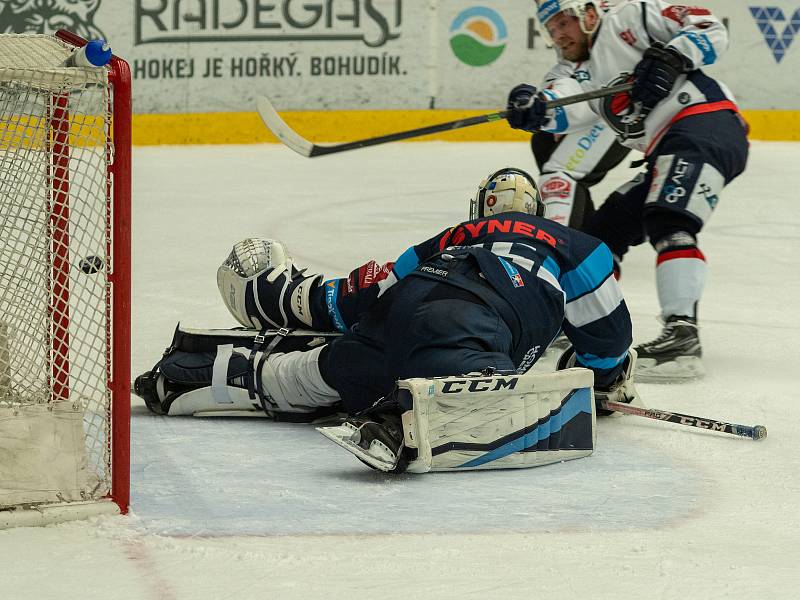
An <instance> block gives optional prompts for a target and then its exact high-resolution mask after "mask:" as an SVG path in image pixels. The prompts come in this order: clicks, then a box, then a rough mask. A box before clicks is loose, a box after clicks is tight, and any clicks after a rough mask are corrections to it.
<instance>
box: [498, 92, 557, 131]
mask: <svg viewBox="0 0 800 600" xmlns="http://www.w3.org/2000/svg"><path fill="white" fill-rule="evenodd" d="M536 91H537V90H536V88H535V87H534V86H532V85H528V84H527V83H521V84H519V85H518V86H516V87H515V88H514V89H513V90H511V92H510V93H509V94H508V104H507V106H506V108H508V110H510V111H511V113H510V114H509V115H508V117H507V120H508V124H509V125H511V127H512V128H513V129H522V130H524V131H531V132H533V131H538V130H539V129H541V128H542V126H543V125H544V124H545V123H546V122H547V120H548V119H547V105H546V103H545V100H544V99H543V98H542V97H541V94H537V93H536Z"/></svg>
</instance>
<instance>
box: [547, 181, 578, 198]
mask: <svg viewBox="0 0 800 600" xmlns="http://www.w3.org/2000/svg"><path fill="white" fill-rule="evenodd" d="M541 192H542V198H543V199H544V200H550V199H552V198H568V197H569V195H570V193H571V192H572V184H571V183H570V182H569V181H567V180H566V179H562V178H561V177H553V178H552V179H550V180H549V181H548V182H547V183H545V184H544V185H543V186H542V190H541Z"/></svg>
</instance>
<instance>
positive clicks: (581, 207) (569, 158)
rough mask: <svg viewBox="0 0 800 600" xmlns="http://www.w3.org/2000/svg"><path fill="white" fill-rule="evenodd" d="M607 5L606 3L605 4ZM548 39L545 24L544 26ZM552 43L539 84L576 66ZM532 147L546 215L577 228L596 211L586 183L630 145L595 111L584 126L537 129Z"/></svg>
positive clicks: (565, 50) (599, 177) (595, 180)
mask: <svg viewBox="0 0 800 600" xmlns="http://www.w3.org/2000/svg"><path fill="white" fill-rule="evenodd" d="M609 6H610V5H609ZM543 36H544V37H545V38H546V39H547V38H549V36H548V35H547V30H546V29H545V30H544V31H543ZM548 45H553V46H554V47H555V52H556V56H557V57H558V63H557V64H556V65H555V66H554V67H553V68H552V69H550V71H548V72H547V74H546V75H545V76H544V77H543V78H542V81H541V86H540V87H541V88H547V87H548V86H549V85H550V83H551V82H554V81H557V80H559V79H564V78H568V77H572V75H573V74H574V73H575V71H576V69H578V68H579V67H580V62H579V61H578V60H577V59H579V58H580V56H576V55H575V54H574V51H573V49H572V48H570V47H565V48H560V47H558V46H555V44H553V41H552V40H548ZM531 150H533V156H534V158H535V160H536V164H537V166H538V168H539V173H540V175H539V177H538V179H537V182H536V183H537V184H538V186H539V192H540V193H541V194H542V200H543V201H544V204H545V217H547V218H548V219H551V220H553V221H556V222H557V223H562V224H564V225H569V226H570V227H574V228H576V229H581V227H582V226H583V222H584V220H585V219H586V218H587V217H588V216H589V215H590V214H592V213H593V212H594V210H595V207H594V202H593V200H592V194H591V190H590V188H591V187H592V186H594V185H596V184H598V183H600V182H601V181H602V180H603V179H604V178H605V176H606V175H607V174H608V172H609V171H611V170H612V169H614V168H615V167H616V166H617V165H619V164H620V163H621V162H622V161H623V160H624V159H625V157H626V156H628V153H629V152H630V148H628V147H626V146H623V145H622V144H620V143H619V141H618V140H617V136H616V132H615V131H614V130H613V129H611V127H609V126H608V125H606V124H605V123H604V122H603V119H601V118H600V117H599V116H597V117H596V118H595V120H594V122H592V123H590V124H588V125H587V126H586V127H584V128H582V129H577V130H575V131H570V132H567V133H549V132H545V131H539V132H536V133H534V135H533V136H531Z"/></svg>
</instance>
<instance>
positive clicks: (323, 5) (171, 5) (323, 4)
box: [134, 0, 403, 48]
mask: <svg viewBox="0 0 800 600" xmlns="http://www.w3.org/2000/svg"><path fill="white" fill-rule="evenodd" d="M134 7H135V15H134V20H135V28H136V32H135V39H134V44H135V45H140V44H153V43H164V42H180V43H186V42H189V43H192V42H215V43H224V42H281V41H301V42H302V41H342V40H350V41H360V42H363V43H364V44H365V45H367V46H369V47H371V48H377V47H380V46H383V45H384V44H385V43H386V42H388V41H390V40H394V39H397V38H399V37H400V29H401V25H402V23H403V0H319V1H317V2H313V1H309V0H275V1H273V2H269V1H268V0H134Z"/></svg>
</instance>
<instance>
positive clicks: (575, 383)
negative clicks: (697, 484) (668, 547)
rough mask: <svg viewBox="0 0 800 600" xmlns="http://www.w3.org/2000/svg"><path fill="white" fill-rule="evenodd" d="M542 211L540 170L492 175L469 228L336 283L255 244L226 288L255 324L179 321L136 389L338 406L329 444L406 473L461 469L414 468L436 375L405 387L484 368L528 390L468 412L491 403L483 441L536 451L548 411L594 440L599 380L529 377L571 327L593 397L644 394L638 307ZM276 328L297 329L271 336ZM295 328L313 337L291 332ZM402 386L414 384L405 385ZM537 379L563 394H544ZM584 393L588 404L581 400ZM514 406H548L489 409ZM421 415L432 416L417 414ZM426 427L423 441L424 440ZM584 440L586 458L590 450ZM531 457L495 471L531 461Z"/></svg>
mask: <svg viewBox="0 0 800 600" xmlns="http://www.w3.org/2000/svg"><path fill="white" fill-rule="evenodd" d="M542 211H543V205H542V203H541V200H540V197H539V193H538V190H537V189H536V185H535V184H534V183H533V181H532V179H531V177H530V176H529V175H527V174H526V173H524V172H522V171H519V170H517V169H502V170H500V171H498V172H496V173H493V174H492V175H490V176H489V177H487V178H486V179H484V180H483V181H482V182H481V184H480V186H479V188H478V191H477V194H476V195H475V198H474V199H473V201H472V205H471V211H470V212H471V214H470V220H469V221H466V222H463V223H460V224H458V225H456V226H454V227H450V228H448V229H446V230H445V231H443V232H442V233H441V234H439V235H437V236H434V237H433V238H431V239H429V240H427V241H425V242H422V243H420V244H417V245H415V246H412V247H411V248H409V249H408V250H406V251H405V252H404V253H403V254H402V255H401V256H400V257H399V258H398V259H397V261H395V262H393V263H386V264H385V265H383V266H378V265H377V264H376V263H374V262H370V263H368V264H366V265H364V266H363V267H360V268H358V269H356V270H354V271H353V272H352V273H351V274H350V275H349V276H348V277H345V278H340V279H331V280H324V277H323V276H322V275H310V274H306V273H305V271H303V270H299V269H298V268H297V267H296V266H295V264H294V262H293V260H292V259H291V257H290V255H289V253H288V251H287V250H286V247H285V246H284V245H283V244H282V243H280V242H278V241H274V240H255V239H249V240H244V241H243V242H240V243H239V244H237V245H236V246H234V249H233V251H232V252H231V254H230V256H229V257H228V259H227V260H226V261H225V262H224V263H223V265H222V266H221V267H220V269H219V271H218V274H217V281H218V285H219V288H220V292H221V294H222V297H223V301H224V302H225V304H226V306H227V307H228V308H229V309H230V311H231V313H232V314H233V315H234V317H236V319H237V320H238V321H239V322H240V323H241V324H242V325H244V326H245V327H247V328H251V329H255V330H257V331H250V332H248V331H245V330H239V331H236V330H231V331H228V332H227V333H219V332H217V333H209V334H207V335H205V336H204V335H191V334H187V333H186V332H182V331H180V330H179V331H178V332H177V333H176V337H175V339H174V340H173V344H172V345H171V346H170V348H168V350H167V352H166V353H165V356H164V357H163V358H162V360H161V361H159V363H158V364H157V365H156V366H155V367H154V368H153V369H152V370H151V371H148V372H147V373H145V374H143V375H141V376H140V377H139V378H137V380H136V383H135V391H136V392H137V393H138V394H139V395H140V396H142V397H143V398H144V399H145V402H146V403H147V406H148V407H149V408H150V409H151V410H152V411H154V412H156V413H159V414H169V415H180V414H196V413H202V412H209V411H214V412H220V411H230V410H235V411H241V410H249V411H252V410H255V409H260V410H263V411H264V413H265V414H267V415H269V416H271V417H273V418H276V419H279V420H281V419H283V420H287V419H288V420H293V421H299V420H306V421H311V420H314V419H316V418H318V417H319V416H323V415H329V414H331V413H333V412H337V411H342V412H345V413H347V414H348V415H350V416H349V417H347V419H346V420H345V422H344V423H343V424H341V425H340V426H339V428H338V429H337V428H333V429H336V431H335V432H332V431H330V430H329V431H328V432H327V433H326V435H327V437H329V438H331V439H334V441H337V443H340V445H342V446H345V447H347V448H348V449H349V450H351V451H353V452H354V454H356V455H358V456H359V458H361V459H362V460H365V462H368V463H369V464H371V465H372V466H376V467H377V468H381V469H384V470H402V469H403V468H405V467H406V466H407V465H408V464H409V462H410V463H411V464H412V465H415V466H414V468H415V469H416V470H423V471H424V470H428V469H435V468H440V467H441V468H458V467H459V465H457V464H456V463H452V464H451V463H447V464H449V465H450V466H446V467H442V466H441V465H443V464H445V463H441V462H440V463H435V462H433V461H430V460H428V461H427V463H426V464H422V465H420V464H419V463H417V464H415V463H414V461H415V460H419V457H420V455H422V454H423V450H424V448H423V447H421V446H420V444H422V445H423V446H425V443H427V442H428V441H430V439H431V437H430V436H431V434H432V433H433V434H434V435H435V436H438V435H439V433H441V432H439V430H438V429H437V428H436V426H433V427H431V423H432V422H435V421H436V419H431V418H430V415H429V413H428V412H427V411H428V409H427V408H420V407H421V406H422V405H421V404H420V403H421V402H422V400H420V398H422V395H421V394H420V393H417V396H414V391H413V390H414V389H417V388H415V387H414V386H415V385H416V386H419V385H423V386H424V384H418V383H415V384H411V383H408V382H409V381H419V380H420V379H421V378H442V377H445V378H447V377H450V378H452V377H453V376H460V375H462V374H464V373H479V374H484V375H485V376H490V375H495V376H501V377H511V378H513V379H514V381H517V382H518V383H517V384H515V385H521V387H520V389H523V388H524V389H528V387H526V386H529V387H530V390H529V392H530V393H528V392H526V393H524V394H519V393H516V395H514V394H512V396H514V397H515V398H516V400H507V405H504V404H503V401H502V400H501V401H500V404H499V405H498V404H497V403H496V402H494V400H496V399H497V398H499V396H497V395H495V396H494V397H493V399H492V401H491V402H488V403H486V404H484V403H482V402H478V404H477V405H476V406H473V407H472V408H471V409H470V410H471V411H474V410H475V409H476V407H477V408H479V409H480V410H479V411H478V412H479V413H480V415H481V418H483V419H484V420H485V423H486V424H489V423H493V424H492V425H491V426H490V427H489V430H492V431H493V434H492V435H494V434H496V435H497V437H496V438H495V439H493V440H489V438H487V437H482V438H481V439H483V440H484V441H483V442H481V444H482V445H480V446H481V448H484V449H486V448H489V447H490V446H492V447H493V446H496V445H497V444H501V440H503V439H506V438H507V436H512V437H513V436H514V435H515V434H516V435H517V437H518V438H519V440H521V441H517V442H515V443H514V444H512V445H511V446H509V448H514V450H513V452H525V451H527V452H529V453H530V452H532V451H533V450H535V449H537V447H538V446H539V444H540V443H541V442H542V440H543V439H548V440H549V435H548V436H545V438H541V437H540V436H541V435H543V432H544V431H545V430H546V429H547V427H545V426H544V424H545V423H544V421H543V420H542V419H545V420H550V419H552V420H553V423H555V422H558V423H567V422H569V421H571V420H572V419H574V418H577V417H578V416H579V415H581V414H583V415H590V418H588V419H586V418H583V421H584V423H588V424H589V425H588V434H587V430H586V427H584V434H585V435H584V436H583V438H582V439H584V440H585V439H586V435H588V436H589V439H592V438H593V429H592V425H591V424H592V423H593V421H594V408H593V403H592V402H591V400H590V398H591V394H588V396H587V392H586V391H585V390H588V388H589V387H590V386H591V383H592V381H591V378H590V379H589V380H587V379H585V378H582V375H581V374H580V373H584V371H578V372H577V374H576V372H574V371H573V372H569V371H568V372H565V373H568V374H569V375H568V376H566V378H565V376H564V375H559V374H556V375H553V376H544V377H554V378H555V379H553V380H552V381H551V380H547V381H548V382H549V383H546V384H545V383H541V382H540V385H539V387H537V384H536V383H535V382H534V381H533V380H534V379H536V377H541V376H532V375H527V374H526V372H527V371H528V370H529V369H530V367H531V366H532V365H533V364H534V363H535V362H536V361H537V360H538V359H539V357H540V356H541V355H542V354H543V352H544V350H545V349H546V348H547V347H548V345H549V344H550V343H551V342H552V341H553V339H554V338H555V337H556V336H557V335H558V333H559V332H560V331H562V330H563V332H564V333H565V334H566V335H567V337H568V338H569V340H570V341H571V343H572V344H573V347H574V351H572V354H571V355H570V360H569V361H567V360H566V359H565V360H564V361H563V366H564V367H569V366H575V367H579V368H583V369H586V371H585V374H588V375H593V385H594V393H595V395H599V394H604V395H608V394H612V395H613V396H614V399H616V400H619V401H632V400H633V401H636V395H635V391H634V390H633V386H632V382H631V381H630V373H631V372H632V371H631V368H632V365H633V361H635V355H631V354H629V351H628V349H629V347H630V343H631V322H630V315H629V314H628V310H627V307H626V305H625V301H624V299H623V298H622V294H621V292H620V290H619V287H618V286H617V283H616V281H615V279H614V277H613V274H612V267H613V265H612V258H611V253H610V252H609V250H608V248H607V247H606V246H605V245H604V244H602V243H601V242H600V241H599V240H597V239H595V238H592V237H590V236H588V235H586V234H583V233H580V232H578V231H575V230H572V229H569V228H567V227H564V226H562V225H560V224H558V223H554V222H552V221H548V220H546V219H544V218H543V217H542V216H541V215H542ZM278 328H285V329H283V330H281V331H277V332H272V333H271V334H266V331H267V330H269V329H278ZM295 328H304V329H309V330H312V331H311V332H309V331H306V332H304V333H301V334H298V333H299V332H294V335H292V334H288V335H287V333H288V332H289V331H290V330H292V329H295ZM258 332H262V333H259V334H258V335H257V333H258ZM335 332H341V334H340V335H337V334H336V333H335ZM220 336H222V337H221V338H220ZM245 338H246V339H245ZM198 339H201V340H203V342H202V343H198V342H197V340H198ZM462 379H463V380H464V381H466V382H467V383H466V384H465V385H466V386H467V390H470V389H472V386H473V385H479V384H477V383H475V382H476V381H477V379H476V378H475V376H470V377H468V378H464V377H462ZM398 381H402V382H404V383H401V384H400V386H399V387H398ZM442 381H444V382H445V383H442ZM448 381H451V380H450V379H445V380H433V382H429V383H428V384H427V385H428V387H429V388H430V389H432V390H433V392H432V393H431V394H429V396H432V397H433V398H434V399H436V398H438V396H437V393H439V392H440V394H439V395H442V394H444V393H445V392H444V391H443V390H444V388H445V387H447V386H448V385H449V384H448V383H447V382H448ZM520 381H522V382H523V383H522V384H519V382H520ZM437 382H438V383H437ZM554 382H555V383H554ZM453 385H455V384H453ZM541 385H545V386H546V387H547V386H549V387H550V388H552V389H551V391H553V394H551V395H550V396H547V398H545V397H544V396H541V397H540V391H539V389H540V387H541ZM437 386H438V387H437ZM419 389H422V388H419ZM448 389H450V390H452V389H453V388H452V386H451V387H449V388H448ZM403 390H405V392H403ZM437 390H438V392H437ZM554 390H555V391H554ZM579 390H584V392H581V393H579ZM496 391H501V390H496ZM559 394H561V395H560V396H559ZM576 394H577V395H578V396H579V397H583V398H584V402H583V404H581V403H580V402H577V401H574V402H570V401H569V399H571V398H572V397H573V396H575V395H576ZM409 397H411V398H417V400H413V399H412V400H409ZM426 397H427V396H426ZM586 398H589V401H588V402H587V401H585V399H586ZM456 400H458V402H457V404H458V403H460V404H461V406H462V407H463V408H464V409H466V407H467V406H468V405H469V404H470V402H469V399H468V398H467V397H464V396H462V395H458V396H456V395H451V396H448V398H447V402H442V401H440V400H436V401H435V402H432V403H431V404H430V405H431V406H435V407H437V408H436V410H437V411H439V412H442V411H441V409H442V407H443V406H445V405H447V406H449V403H450V402H456ZM556 401H557V402H556ZM515 402H516V405H517V406H518V407H519V406H522V407H523V409H522V413H521V414H525V410H524V408H525V407H526V406H531V407H532V406H533V405H534V404H535V405H536V406H537V407H538V408H537V409H536V410H532V409H530V408H529V409H528V411H527V414H528V416H531V415H538V416H537V417H536V419H534V420H532V421H531V420H530V419H528V420H529V421H530V422H524V423H523V422H521V421H519V419H514V418H511V419H505V418H501V419H500V420H499V421H498V420H497V419H498V417H497V415H498V414H500V413H497V412H496V409H495V408H489V407H490V406H500V407H501V408H502V410H506V409H507V408H509V407H511V406H513V405H514V403H515ZM553 402H556V404H557V405H554V404H552V403H553ZM526 403H528V404H526ZM548 403H549V404H548ZM415 406H417V408H416V409H415ZM426 406H427V405H426ZM481 407H483V408H481ZM545 407H546V408H547V410H544V408H545ZM567 407H568V408H567ZM484 408H485V409H486V412H484ZM540 409H541V410H542V411H543V412H541V414H540V412H539V410H540ZM564 410H566V411H567V412H564ZM492 411H495V412H494V413H492ZM444 412H447V411H444ZM501 412H502V411H501ZM512 412H513V411H512ZM458 413H459V409H456V411H455V413H453V412H452V411H451V414H458ZM403 414H405V415H406V416H405V417H401V415H403ZM409 414H410V415H411V416H409ZM423 414H425V415H427V416H426V417H425V419H427V424H422V423H421V420H420V419H421V416H422V415H423ZM492 414H494V415H495V416H494V417H492V416H491V415H492ZM509 414H510V413H509ZM568 414H569V415H571V418H570V419H568V420H567V421H564V419H565V417H566V416H567V415H568ZM472 420H473V421H474V419H472ZM523 420H524V419H523ZM501 423H502V425H501ZM576 423H577V421H576ZM473 425H475V426H478V423H473ZM443 427H444V428H445V429H446V430H447V429H448V427H450V426H444V425H443ZM471 427H472V425H471V426H470V427H467V428H465V429H462V432H466V431H467V430H470V431H471V429H470V428H471ZM515 427H516V428H517V429H514V428H515ZM548 427H550V425H548ZM451 429H452V428H451ZM551 429H552V427H551ZM520 431H523V432H527V433H523V434H520ZM533 431H536V434H535V435H533V434H532V432H533ZM565 431H566V430H565ZM529 433H530V434H532V435H528V434H529ZM415 434H416V435H417V436H420V435H422V436H423V437H424V438H426V439H414V435H415ZM467 437H468V436H467ZM489 437H491V435H490V436H489ZM578 437H580V436H578ZM568 438H569V436H565V440H568ZM436 439H439V438H438V437H437V438H436ZM515 439H516V438H515ZM551 441H552V440H551ZM457 442H458V443H461V442H460V441H458V440H457ZM448 443H449V442H448ZM549 443H551V442H550V441H548V444H549ZM553 443H554V444H555V446H554V447H552V448H549V446H548V449H552V450H560V449H564V450H565V451H568V450H570V449H575V448H576V446H574V445H573V446H570V443H571V442H569V441H566V442H565V443H566V445H567V446H566V448H564V447H562V446H561V445H560V442H558V441H553ZM487 444H488V445H487ZM501 445H502V444H501ZM583 446H586V444H585V443H583ZM588 446H589V447H588V449H587V448H586V447H584V448H583V451H584V452H591V447H592V445H591V444H589V445H588ZM507 449H508V448H507ZM429 450H430V448H429ZM478 451H479V452H480V450H478ZM513 452H512V453H513ZM409 454H410V455H411V456H409ZM557 454H558V453H554V455H557ZM370 457H372V459H373V460H370ZM451 458H452V457H451ZM471 460H472V459H470V460H466V461H463V462H462V463H461V464H460V467H462V468H474V467H475V466H476V465H474V464H472V465H470V466H467V465H468V464H469V463H470V461H471ZM554 460H564V457H560V458H554ZM445 462H447V461H445ZM491 462H492V461H487V462H486V463H482V465H486V464H488V463H491ZM511 462H513V461H511ZM524 462H525V461H522V462H521V463H520V464H510V463H509V461H506V463H508V464H503V465H501V464H499V463H498V464H497V465H489V466H527V465H526V464H523V463H524ZM534 463H535V464H541V463H540V462H537V461H533V462H532V463H531V464H534ZM437 464H438V465H439V466H437Z"/></svg>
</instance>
